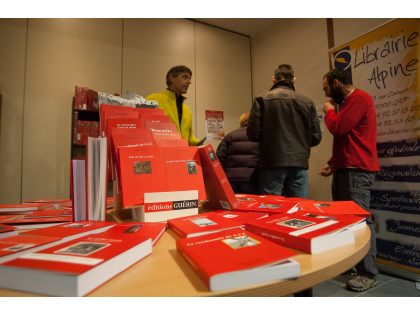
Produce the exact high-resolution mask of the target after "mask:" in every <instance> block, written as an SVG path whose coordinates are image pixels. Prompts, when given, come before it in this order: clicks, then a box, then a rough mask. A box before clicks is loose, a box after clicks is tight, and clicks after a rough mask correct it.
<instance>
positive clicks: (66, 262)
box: [0, 233, 152, 296]
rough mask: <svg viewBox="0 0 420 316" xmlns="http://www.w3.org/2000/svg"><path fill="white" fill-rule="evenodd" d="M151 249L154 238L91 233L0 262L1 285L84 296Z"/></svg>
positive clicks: (48, 292) (33, 290) (52, 293)
mask: <svg viewBox="0 0 420 316" xmlns="http://www.w3.org/2000/svg"><path fill="white" fill-rule="evenodd" d="M151 252H152V242H151V239H150V238H146V237H143V236H139V235H136V234H112V235H109V234H107V233H104V234H91V235H87V236H83V237H81V238H78V239H75V240H72V241H68V242H65V243H61V244H58V245H55V246H52V247H49V248H46V249H43V250H39V251H36V252H32V253H28V254H25V255H23V256H20V257H18V258H16V259H13V260H10V261H6V262H4V263H2V264H0V287H1V288H8V289H13V290H20V291H27V292H35V293H40V294H46V295H52V296H83V295H86V294H88V293H89V292H91V291H93V290H94V289H95V288H97V287H98V286H100V285H101V284H103V283H104V282H106V281H108V280H109V279H111V278H112V277H114V276H115V275H117V274H118V273H120V272H122V271H123V270H125V269H127V268H128V267H130V266H131V265H133V264H134V263H136V262H137V261H139V260H141V259H143V258H144V257H145V256H147V255H149V254H150V253H151Z"/></svg>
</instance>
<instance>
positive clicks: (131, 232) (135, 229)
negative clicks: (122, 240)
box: [123, 224, 143, 234]
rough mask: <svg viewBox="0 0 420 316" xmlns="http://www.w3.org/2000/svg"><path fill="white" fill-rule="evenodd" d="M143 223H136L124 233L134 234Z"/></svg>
mask: <svg viewBox="0 0 420 316" xmlns="http://www.w3.org/2000/svg"><path fill="white" fill-rule="evenodd" d="M142 226H143V225H140V224H134V225H131V226H130V227H128V228H127V229H125V230H124V231H123V234H133V233H135V232H136V231H138V230H139V229H140V228H141V227H142Z"/></svg>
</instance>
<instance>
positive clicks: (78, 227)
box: [21, 221, 115, 240]
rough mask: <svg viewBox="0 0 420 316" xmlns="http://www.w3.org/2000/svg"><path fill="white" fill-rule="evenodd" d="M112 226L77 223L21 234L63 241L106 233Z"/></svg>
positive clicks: (96, 222)
mask: <svg viewBox="0 0 420 316" xmlns="http://www.w3.org/2000/svg"><path fill="white" fill-rule="evenodd" d="M113 225H115V223H111V222H101V221H78V222H73V223H65V224H60V225H55V226H52V227H47V228H40V229H34V230H31V231H25V232H22V233H21V234H22V235H23V234H25V235H38V236H50V237H60V238H62V239H65V240H70V239H75V238H78V237H81V236H84V235H88V234H93V233H100V232H103V231H106V230H107V229H109V228H111V226H113Z"/></svg>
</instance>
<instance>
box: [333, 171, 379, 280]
mask: <svg viewBox="0 0 420 316" xmlns="http://www.w3.org/2000/svg"><path fill="white" fill-rule="evenodd" d="M374 181H375V172H369V171H365V170H362V169H357V168H346V169H339V170H337V171H336V172H335V173H334V175H333V180H332V197H333V200H334V201H350V200H353V201H354V202H356V203H357V204H358V205H359V206H361V207H362V208H364V209H365V210H366V211H370V207H369V205H370V190H371V187H372V185H373V183H374ZM366 224H367V225H368V226H369V229H370V234H371V235H370V242H371V244H370V249H369V252H368V253H367V255H366V256H365V257H364V258H363V259H362V261H360V262H359V263H358V264H357V265H356V269H357V273H358V274H360V275H365V276H368V277H375V276H376V275H377V274H378V268H377V266H376V263H375V257H376V234H375V225H374V221H373V218H372V216H371V217H369V218H367V219H366Z"/></svg>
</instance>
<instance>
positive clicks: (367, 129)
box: [324, 89, 380, 171]
mask: <svg viewBox="0 0 420 316" xmlns="http://www.w3.org/2000/svg"><path fill="white" fill-rule="evenodd" d="M324 120H325V124H326V126H327V128H328V130H329V131H330V132H331V134H333V135H334V142H333V155H332V158H331V159H330V161H329V162H328V164H329V165H330V167H331V168H332V169H333V170H334V171H335V170H337V169H340V168H360V169H363V170H367V171H379V169H380V167H379V160H378V155H377V151H376V115H375V106H374V104H373V100H372V98H371V97H370V96H369V94H367V93H366V92H364V91H362V90H359V89H355V90H354V91H353V93H351V94H350V95H349V96H348V97H347V98H346V99H345V100H344V103H343V104H342V105H340V111H339V112H338V113H335V112H334V110H329V111H328V112H327V114H326V115H325V119H324Z"/></svg>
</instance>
